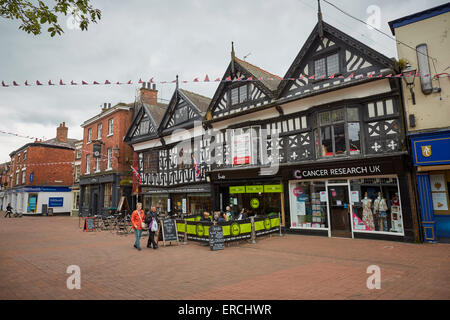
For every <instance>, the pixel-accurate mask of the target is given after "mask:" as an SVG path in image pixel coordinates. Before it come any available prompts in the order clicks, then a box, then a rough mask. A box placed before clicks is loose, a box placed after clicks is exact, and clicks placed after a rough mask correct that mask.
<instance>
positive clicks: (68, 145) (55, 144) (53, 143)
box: [9, 138, 78, 157]
mask: <svg viewBox="0 0 450 320" xmlns="http://www.w3.org/2000/svg"><path fill="white" fill-rule="evenodd" d="M77 141H78V140H77V139H67V142H60V141H58V140H56V138H53V139H49V140H45V141H36V142H30V143H27V144H25V145H23V146H21V147H20V148H19V149H17V150H14V151H13V152H11V153H10V154H9V156H10V157H12V156H13V155H15V154H16V153H18V152H20V151H22V150H23V149H26V148H28V147H50V148H58V149H71V150H75V143H76V142H77Z"/></svg>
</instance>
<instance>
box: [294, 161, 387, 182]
mask: <svg viewBox="0 0 450 320" xmlns="http://www.w3.org/2000/svg"><path fill="white" fill-rule="evenodd" d="M383 173H386V172H385V170H383V167H382V165H381V164H377V165H362V166H352V167H336V168H325V169H303V170H300V169H299V170H295V171H294V178H296V179H299V180H300V179H314V178H330V177H339V176H364V175H378V174H383Z"/></svg>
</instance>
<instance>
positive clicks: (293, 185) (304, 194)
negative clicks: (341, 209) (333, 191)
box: [289, 181, 328, 229]
mask: <svg viewBox="0 0 450 320" xmlns="http://www.w3.org/2000/svg"><path fill="white" fill-rule="evenodd" d="M289 198H290V212H291V228H306V229H312V228H313V229H327V228H328V218H327V194H326V187H325V182H323V181H302V182H296V181H294V182H290V183H289Z"/></svg>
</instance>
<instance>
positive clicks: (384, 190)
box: [350, 177, 403, 234]
mask: <svg viewBox="0 0 450 320" xmlns="http://www.w3.org/2000/svg"><path fill="white" fill-rule="evenodd" d="M350 187H351V188H350V195H351V197H350V201H351V203H352V207H353V211H352V223H353V231H354V232H388V233H396V234H403V218H402V208H401V203H400V190H399V187H398V180H397V178H395V177H392V178H391V177H386V178H364V179H352V180H350Z"/></svg>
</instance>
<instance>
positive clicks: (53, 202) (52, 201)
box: [48, 197, 64, 207]
mask: <svg viewBox="0 0 450 320" xmlns="http://www.w3.org/2000/svg"><path fill="white" fill-rule="evenodd" d="M63 205H64V198H63V197H57V198H48V206H49V207H62V206H63Z"/></svg>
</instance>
